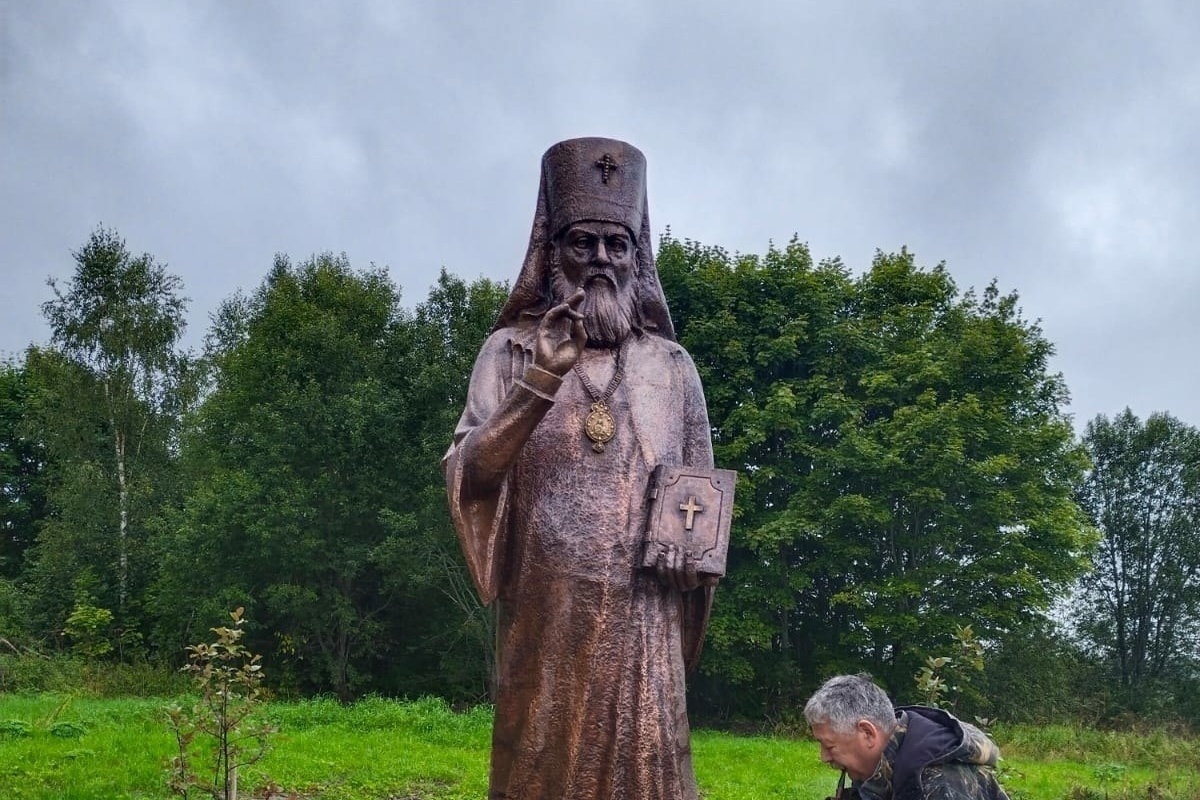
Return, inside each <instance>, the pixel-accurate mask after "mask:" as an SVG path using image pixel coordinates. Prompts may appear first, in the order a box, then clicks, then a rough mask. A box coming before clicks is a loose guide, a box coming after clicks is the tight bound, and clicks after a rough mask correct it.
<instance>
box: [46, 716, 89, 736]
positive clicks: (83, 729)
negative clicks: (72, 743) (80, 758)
mask: <svg viewBox="0 0 1200 800" xmlns="http://www.w3.org/2000/svg"><path fill="white" fill-rule="evenodd" d="M48 730H49V731H50V735H51V736H55V737H57V738H59V739H78V738H79V737H80V736H83V735H84V734H85V733H87V726H85V725H84V724H83V723H82V722H71V721H69V720H61V721H59V722H55V723H53V724H52V725H51V726H50V727H49V729H48Z"/></svg>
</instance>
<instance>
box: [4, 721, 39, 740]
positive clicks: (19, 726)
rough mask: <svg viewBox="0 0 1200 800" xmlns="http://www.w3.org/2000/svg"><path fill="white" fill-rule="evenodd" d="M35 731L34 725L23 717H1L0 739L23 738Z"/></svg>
mask: <svg viewBox="0 0 1200 800" xmlns="http://www.w3.org/2000/svg"><path fill="white" fill-rule="evenodd" d="M31 733H33V726H32V725H30V724H29V723H28V722H26V721H25V720H23V719H0V739H23V738H25V737H26V736H28V735H29V734H31Z"/></svg>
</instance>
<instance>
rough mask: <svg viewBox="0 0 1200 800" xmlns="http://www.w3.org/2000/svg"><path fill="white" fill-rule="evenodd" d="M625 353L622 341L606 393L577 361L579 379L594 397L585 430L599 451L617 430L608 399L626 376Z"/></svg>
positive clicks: (584, 424) (585, 421) (575, 367)
mask: <svg viewBox="0 0 1200 800" xmlns="http://www.w3.org/2000/svg"><path fill="white" fill-rule="evenodd" d="M624 354H625V343H624V342H622V343H621V347H620V348H619V349H618V350H617V368H616V370H615V371H614V372H613V376H612V380H610V381H609V382H608V386H606V387H605V388H604V394H601V393H600V392H598V391H596V387H595V385H594V384H593V383H592V379H591V378H589V377H588V375H587V373H586V372H584V369H583V365H582V364H580V363H579V362H578V361H576V362H575V366H574V370H575V374H576V375H578V376H579V380H580V382H581V383H583V388H584V389H586V390H587V393H588V395H589V396H591V398H592V410H591V412H590V413H588V415H587V419H586V420H584V422H583V432H584V433H586V434H587V437H588V438H589V439H591V440H592V449H593V450H595V451H596V452H597V453H603V452H604V445H606V444H608V442H609V441H610V440H611V439H612V438H613V436H614V435H615V434H616V432H617V422H616V420H614V419H613V416H612V414H611V413H609V410H608V401H609V400H610V399H612V396H613V392H615V391H616V390H617V386H619V385H620V383H621V379H622V378H624V377H625V367H624V366H622V364H621V361H622V358H621V357H622V356H623V355H624Z"/></svg>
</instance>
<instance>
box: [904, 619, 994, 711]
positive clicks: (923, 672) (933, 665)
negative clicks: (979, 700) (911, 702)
mask: <svg viewBox="0 0 1200 800" xmlns="http://www.w3.org/2000/svg"><path fill="white" fill-rule="evenodd" d="M951 638H952V639H953V645H952V648H951V654H950V655H948V656H929V657H927V658H926V659H925V665H924V666H923V667H921V669H920V670H918V671H917V675H916V678H915V682H916V689H917V695H918V696H919V697H920V700H921V702H922V703H923V704H925V705H927V706H939V707H944V708H947V709H949V710H951V711H953V710H956V708H957V706H958V701H959V699H960V698H961V696H962V695H963V694H964V693H972V694H974V693H975V692H974V687H973V686H972V683H973V679H974V675H973V674H972V673H979V672H983V666H984V660H983V644H982V643H980V641H979V640H978V639H976V638H975V632H974V631H973V630H971V626H970V625H960V626H958V627H957V628H955V630H954V633H953V634H952V637H951Z"/></svg>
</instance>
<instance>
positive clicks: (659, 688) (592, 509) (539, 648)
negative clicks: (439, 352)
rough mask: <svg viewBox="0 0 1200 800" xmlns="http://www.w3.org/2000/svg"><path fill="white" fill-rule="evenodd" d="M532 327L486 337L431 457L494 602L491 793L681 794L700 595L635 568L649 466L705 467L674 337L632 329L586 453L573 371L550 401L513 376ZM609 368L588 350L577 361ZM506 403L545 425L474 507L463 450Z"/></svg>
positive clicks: (684, 357) (581, 396)
mask: <svg viewBox="0 0 1200 800" xmlns="http://www.w3.org/2000/svg"><path fill="white" fill-rule="evenodd" d="M535 330H536V328H535V327H534V326H531V327H528V328H524V329H522V328H515V327H510V328H503V329H500V330H498V331H496V332H495V333H493V334H492V336H491V337H490V338H489V339H488V341H487V342H486V343H485V345H484V347H483V349H482V350H481V352H480V354H479V357H478V359H477V360H476V363H475V369H474V371H473V373H472V376H471V384H470V390H469V394H468V398H467V404H466V408H465V409H464V411H463V414H462V418H461V419H460V421H459V424H458V428H457V430H456V431H455V434H454V442H453V444H452V445H451V447H450V450H449V451H448V452H447V454H446V457H445V459H444V462H443V468H444V470H445V473H446V482H447V491H448V495H449V501H450V508H451V515H452V517H453V519H454V523H455V527H456V529H457V531H458V536H459V540H460V544H461V545H462V549H463V553H464V556H465V557H466V560H467V563H468V566H469V568H470V571H471V574H472V577H473V578H474V580H475V584H476V588H477V589H478V591H479V593H480V596H481V598H482V599H483V601H484V602H485V603H488V602H491V601H493V600H495V601H496V602H497V604H498V606H497V628H498V631H497V639H498V641H497V673H498V674H497V683H496V689H497V692H496V694H497V696H496V721H495V727H494V730H493V737H492V765H491V776H490V790H489V797H490V798H492V799H493V800H502V799H503V800H568V799H569V800H655V799H656V798H662V800H695V798H696V797H697V792H696V783H695V778H694V774H693V771H692V762H691V743H690V734H689V728H688V720H687V709H686V704H685V683H684V674H685V670H686V668H687V667H688V666H690V663H691V662H694V660H695V659H696V658H697V657H698V655H699V651H700V644H701V641H702V638H703V635H704V627H705V625H706V623H707V619H708V612H709V608H710V604H711V600H712V589H709V588H700V589H697V590H695V591H691V592H685V593H680V592H677V591H675V590H673V589H670V588H668V587H667V586H664V585H663V584H662V583H661V582H660V581H659V580H658V578H657V576H656V575H655V574H654V572H652V571H646V570H643V569H641V568H640V567H639V566H638V565H639V561H640V556H641V549H642V539H643V529H644V527H645V517H646V503H645V500H646V490H647V483H648V481H649V478H650V474H651V472H652V471H653V469H654V467H655V466H657V465H659V464H667V465H671V466H701V467H711V466H712V444H711V439H710V432H709V425H708V415H707V411H706V410H705V405H704V395H703V391H702V389H701V386H700V380H699V378H698V376H697V374H696V369H695V366H694V365H693V363H692V360H691V358H690V357H689V356H688V354H687V352H686V351H685V350H684V349H683V348H682V347H680V346H679V345H678V344H676V343H675V342H672V341H670V340H668V339H664V338H661V337H658V336H655V335H652V334H640V335H638V334H634V335H631V336H630V339H629V341H628V342H627V344H626V352H625V355H624V371H625V377H624V379H623V381H622V382H621V383H620V384H619V385H618V387H617V389H616V391H615V392H614V394H613V396H612V398H611V400H610V401H609V407H610V408H611V411H612V415H613V417H614V419H615V421H616V433H615V436H614V438H613V439H612V441H610V442H609V443H608V444H607V446H606V448H605V450H604V452H601V453H597V452H595V451H594V450H593V449H592V446H591V442H590V441H589V440H588V439H587V438H586V436H585V434H584V419H585V417H586V416H587V414H588V412H589V410H590V406H591V403H592V398H591V397H590V395H589V394H588V393H587V390H586V389H585V388H584V386H583V384H582V382H581V381H580V379H579V378H578V376H576V375H575V373H574V372H568V373H567V374H566V376H565V377H564V378H563V381H562V384H561V386H560V387H559V388H558V390H557V392H556V393H554V394H553V396H552V398H551V397H550V396H542V395H539V396H538V397H533V396H532V395H538V394H539V393H538V392H536V391H535V390H534V389H532V388H531V387H530V385H529V384H527V383H526V382H524V381H522V380H521V378H522V376H523V375H524V374H525V368H526V366H527V365H529V364H530V362H531V360H532V345H533V337H534V334H535ZM611 358H612V356H611V354H610V353H608V352H606V351H602V350H594V349H588V350H585V352H584V354H583V355H582V356H581V358H580V364H581V366H582V367H583V368H584V369H588V368H589V367H592V368H593V369H597V365H598V364H599V362H600V360H602V359H609V361H610V362H611ZM610 371H611V367H610ZM593 382H594V383H597V384H598V385H600V387H601V389H603V384H602V383H600V382H599V381H593ZM510 392H528V393H530V395H531V397H529V398H528V399H529V400H530V401H531V402H533V403H534V404H537V403H541V404H543V405H542V408H545V409H546V410H545V416H544V417H542V419H541V421H540V422H539V423H538V425H537V427H536V428H534V430H533V432H532V434H531V435H530V437H529V439H528V440H527V441H526V442H525V443H524V445H523V447H522V448H521V449H520V453H519V456H518V457H517V460H516V462H515V464H514V466H513V467H512V468H511V469H510V470H509V472H508V474H507V476H506V478H505V479H504V481H503V482H502V484H501V485H500V487H499V488H498V489H497V490H496V491H495V492H490V493H486V494H485V495H484V496H477V493H473V492H472V491H471V487H470V486H468V485H466V484H467V483H468V480H467V478H466V474H467V473H466V472H465V471H464V461H465V460H466V459H465V458H464V456H465V457H466V458H469V457H470V455H471V447H470V445H471V437H472V434H473V432H475V431H477V430H478V429H479V428H480V426H482V425H485V424H486V423H487V422H488V420H489V419H491V418H492V416H493V415H494V414H496V413H499V410H500V407H501V404H502V402H503V401H504V400H505V398H506V396H507V395H508V394H509V393H510ZM517 399H521V398H517Z"/></svg>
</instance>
